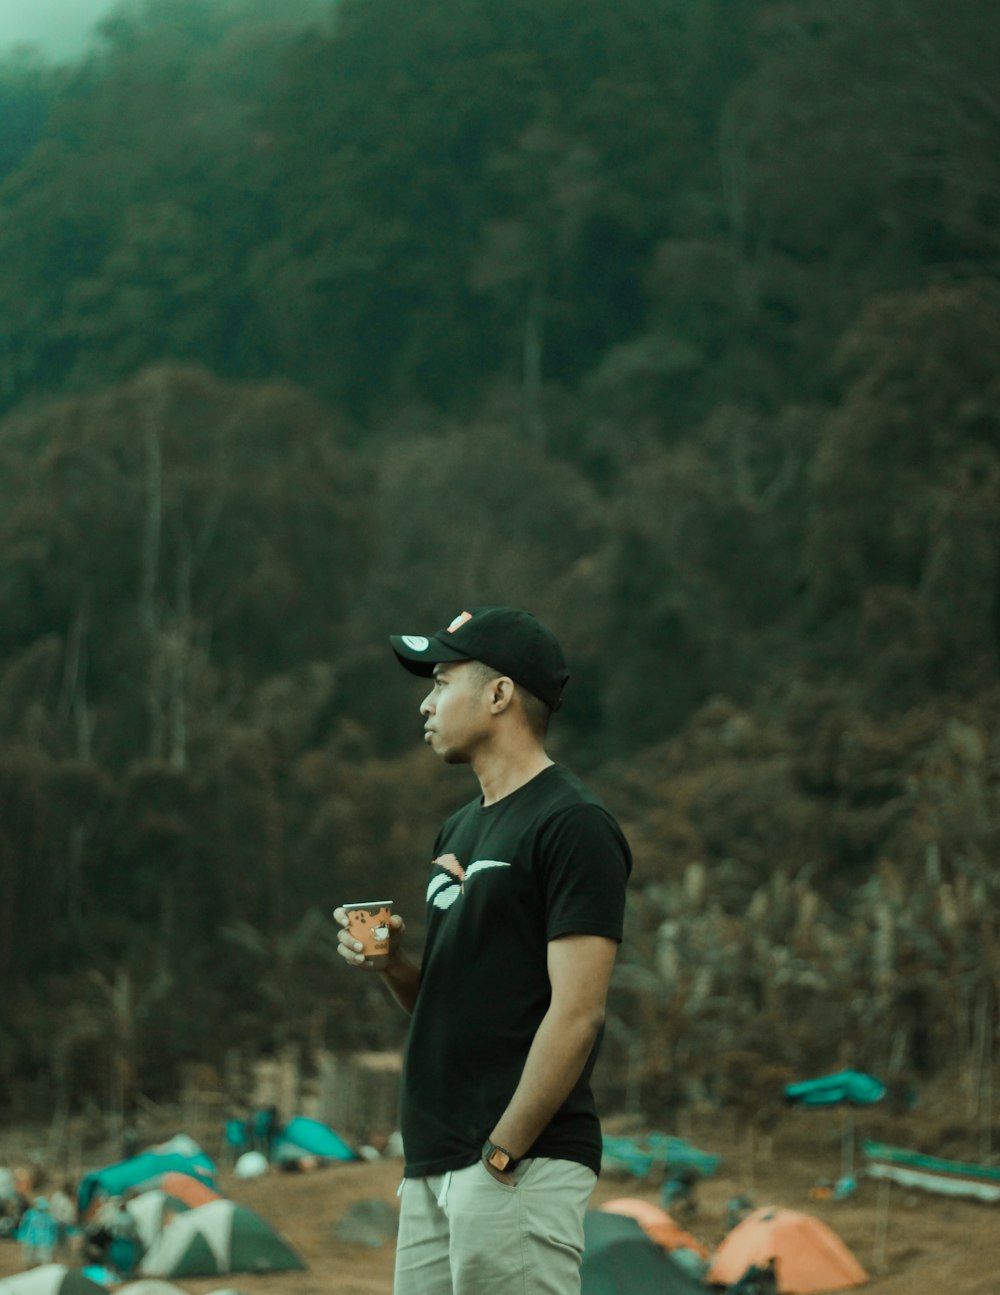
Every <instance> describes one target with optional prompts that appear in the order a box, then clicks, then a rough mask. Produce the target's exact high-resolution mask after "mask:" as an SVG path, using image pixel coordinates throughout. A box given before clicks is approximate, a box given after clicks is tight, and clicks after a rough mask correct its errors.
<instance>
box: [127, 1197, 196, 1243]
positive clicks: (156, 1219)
mask: <svg viewBox="0 0 1000 1295" xmlns="http://www.w3.org/2000/svg"><path fill="white" fill-rule="evenodd" d="M125 1208H126V1209H127V1210H128V1212H129V1214H131V1215H132V1217H133V1219H135V1227H136V1231H137V1232H138V1233H139V1240H140V1241H141V1242H142V1245H143V1249H144V1250H148V1249H149V1247H150V1246H151V1245H152V1244H153V1242H154V1241H155V1240H156V1238H157V1237H158V1236H159V1235H160V1233H161V1232H162V1231H163V1229H164V1228H165V1227H166V1226H167V1224H168V1223H169V1222H170V1220H171V1219H172V1218H173V1217H174V1215H175V1214H186V1213H187V1211H188V1210H189V1209H191V1206H190V1205H188V1203H187V1202H186V1201H182V1200H180V1199H178V1197H176V1196H168V1195H167V1193H166V1192H164V1191H163V1190H162V1189H161V1188H159V1187H152V1188H150V1189H149V1191H146V1192H140V1193H139V1195H138V1196H134V1197H133V1198H132V1199H131V1200H130V1201H126V1202H125Z"/></svg>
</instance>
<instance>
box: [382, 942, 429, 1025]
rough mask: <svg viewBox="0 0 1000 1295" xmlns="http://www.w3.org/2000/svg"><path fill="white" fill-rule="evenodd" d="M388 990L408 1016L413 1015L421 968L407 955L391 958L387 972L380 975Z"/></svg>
mask: <svg viewBox="0 0 1000 1295" xmlns="http://www.w3.org/2000/svg"><path fill="white" fill-rule="evenodd" d="M379 975H380V977H381V979H382V981H383V983H384V984H385V986H386V988H387V989H388V990H389V992H390V994H392V996H393V998H394V999H395V1000H396V1002H397V1003H398V1004H399V1005H400V1007H401V1008H402V1009H403V1011H404V1012H406V1014H407V1015H408V1016H412V1015H413V1008H414V1006H415V1005H416V1001H417V991H418V990H419V989H420V968H419V967H418V966H417V964H416V963H415V962H411V961H410V959H409V958H407V957H406V956H405V954H402V953H400V954H397V955H396V956H394V957H392V958H390V960H389V965H388V966H387V967H386V969H385V971H383V972H380V973H379Z"/></svg>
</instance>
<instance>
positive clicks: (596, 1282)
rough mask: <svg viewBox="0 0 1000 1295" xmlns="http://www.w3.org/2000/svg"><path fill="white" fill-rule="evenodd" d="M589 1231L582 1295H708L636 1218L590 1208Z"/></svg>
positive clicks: (585, 1224) (586, 1231)
mask: <svg viewBox="0 0 1000 1295" xmlns="http://www.w3.org/2000/svg"><path fill="white" fill-rule="evenodd" d="M583 1231H584V1238H585V1240H584V1251H583V1263H582V1264H581V1266H580V1282H581V1291H582V1295H705V1287H704V1286H703V1285H702V1284H701V1282H700V1281H697V1280H696V1279H695V1278H694V1277H692V1276H691V1275H690V1274H689V1273H687V1272H685V1271H684V1269H683V1268H682V1267H681V1266H680V1264H679V1263H677V1262H676V1261H675V1260H674V1259H671V1257H670V1255H669V1254H668V1253H667V1252H666V1250H664V1249H663V1247H662V1246H659V1245H657V1244H656V1242H655V1241H651V1240H650V1239H649V1237H648V1236H647V1235H646V1233H645V1232H644V1231H643V1230H642V1228H641V1227H640V1226H639V1224H638V1223H637V1222H636V1221H635V1219H633V1218H628V1217H626V1216H625V1215H623V1214H605V1213H604V1212H603V1211H602V1210H588V1211H587V1213H586V1215H585V1216H584V1220H583Z"/></svg>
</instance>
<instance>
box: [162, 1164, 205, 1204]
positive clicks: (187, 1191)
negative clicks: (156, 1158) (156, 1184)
mask: <svg viewBox="0 0 1000 1295" xmlns="http://www.w3.org/2000/svg"><path fill="white" fill-rule="evenodd" d="M160 1191H162V1192H165V1193H166V1194H167V1195H168V1196H175V1197H176V1198H177V1199H178V1200H179V1201H183V1202H184V1204H185V1205H190V1206H191V1208H192V1209H194V1207H195V1206H196V1205H207V1204H208V1202H209V1201H217V1200H219V1193H218V1192H213V1191H212V1189H211V1187H208V1186H206V1184H205V1183H203V1182H200V1181H199V1180H198V1179H197V1178H195V1177H193V1176H192V1175H191V1174H182V1173H180V1172H179V1171H171V1172H170V1173H168V1174H164V1175H163V1177H162V1179H161V1180H160Z"/></svg>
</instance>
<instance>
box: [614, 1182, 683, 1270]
mask: <svg viewBox="0 0 1000 1295" xmlns="http://www.w3.org/2000/svg"><path fill="white" fill-rule="evenodd" d="M599 1208H600V1209H601V1210H603V1211H604V1212H605V1213H606V1214H622V1215H624V1216H625V1217H626V1218H631V1219H635V1221H636V1222H637V1223H638V1224H639V1226H640V1227H641V1228H642V1230H643V1232H645V1234H646V1236H648V1237H649V1239H650V1240H651V1241H655V1242H656V1244H657V1245H659V1246H662V1247H663V1248H664V1250H693V1251H694V1253H695V1254H696V1255H700V1256H701V1258H702V1259H707V1258H708V1251H707V1250H706V1249H705V1247H704V1246H703V1245H702V1244H701V1242H700V1241H698V1240H696V1238H695V1237H693V1236H692V1235H691V1233H690V1232H685V1231H684V1229H683V1228H682V1227H681V1226H680V1225H679V1224H678V1223H676V1222H675V1221H674V1220H673V1219H672V1218H671V1217H670V1215H669V1214H668V1213H667V1211H666V1210H664V1209H661V1208H660V1206H659V1205H653V1204H652V1202H650V1201H641V1200H639V1199H638V1198H637V1197H633V1196H620V1197H618V1198H617V1199H615V1200H613V1201H605V1202H604V1204H603V1205H601V1206H600V1207H599Z"/></svg>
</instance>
